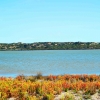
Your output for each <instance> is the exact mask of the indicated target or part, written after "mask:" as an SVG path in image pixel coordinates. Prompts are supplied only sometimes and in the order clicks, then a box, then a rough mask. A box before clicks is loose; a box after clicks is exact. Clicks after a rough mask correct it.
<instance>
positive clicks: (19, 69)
mask: <svg viewBox="0 0 100 100" xmlns="http://www.w3.org/2000/svg"><path fill="white" fill-rule="evenodd" d="M38 72H41V73H42V74H43V75H50V74H54V75H58V74H100V50H34V51H0V76H12V77H15V76H16V75H22V74H24V75H36V74H37V73H38Z"/></svg>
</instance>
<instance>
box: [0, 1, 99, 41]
mask: <svg viewBox="0 0 100 100" xmlns="http://www.w3.org/2000/svg"><path fill="white" fill-rule="evenodd" d="M76 41H81V42H90V41H92V42H100V0H0V43H4V42H5V43H11V42H26V43H30V42H76Z"/></svg>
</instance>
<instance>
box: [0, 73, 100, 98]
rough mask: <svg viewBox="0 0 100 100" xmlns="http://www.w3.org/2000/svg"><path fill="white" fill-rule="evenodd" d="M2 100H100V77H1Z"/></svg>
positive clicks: (38, 75) (40, 75) (0, 94)
mask: <svg viewBox="0 0 100 100" xmlns="http://www.w3.org/2000/svg"><path fill="white" fill-rule="evenodd" d="M0 100H100V75H95V74H92V75H87V74H83V75H69V74H65V75H49V76H42V74H41V73H38V74H37V75H36V76H24V75H19V76H17V77H15V78H12V77H0Z"/></svg>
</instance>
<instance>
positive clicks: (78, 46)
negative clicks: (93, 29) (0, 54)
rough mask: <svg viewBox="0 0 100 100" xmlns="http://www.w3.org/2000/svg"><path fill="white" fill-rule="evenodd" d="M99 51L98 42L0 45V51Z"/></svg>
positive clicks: (99, 45) (99, 44)
mask: <svg viewBox="0 0 100 100" xmlns="http://www.w3.org/2000/svg"><path fill="white" fill-rule="evenodd" d="M86 49H100V43H99V42H35V43H22V42H18V43H0V51H7V50H86Z"/></svg>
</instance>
